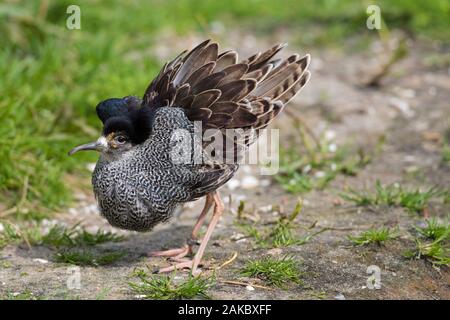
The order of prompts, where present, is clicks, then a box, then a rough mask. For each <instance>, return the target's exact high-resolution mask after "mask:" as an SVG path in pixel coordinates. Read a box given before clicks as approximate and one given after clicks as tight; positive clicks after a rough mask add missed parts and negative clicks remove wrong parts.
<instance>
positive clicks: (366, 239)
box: [347, 228, 398, 246]
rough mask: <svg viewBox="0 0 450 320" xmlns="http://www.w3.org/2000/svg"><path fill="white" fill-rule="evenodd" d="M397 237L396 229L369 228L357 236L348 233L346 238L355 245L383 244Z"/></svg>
mask: <svg viewBox="0 0 450 320" xmlns="http://www.w3.org/2000/svg"><path fill="white" fill-rule="evenodd" d="M397 237H398V230H391V229H389V228H379V229H369V230H366V231H364V232H362V233H360V234H359V235H357V236H351V235H348V236H347V238H348V239H349V240H350V241H351V242H352V244H354V245H357V246H363V245H369V244H377V245H379V246H380V245H383V244H384V243H385V242H387V241H389V240H393V239H395V238H397Z"/></svg>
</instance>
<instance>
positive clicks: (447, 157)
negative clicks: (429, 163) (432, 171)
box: [442, 142, 450, 163]
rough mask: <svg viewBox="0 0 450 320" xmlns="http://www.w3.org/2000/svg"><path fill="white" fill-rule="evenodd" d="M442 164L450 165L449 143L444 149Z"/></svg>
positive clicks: (446, 143)
mask: <svg viewBox="0 0 450 320" xmlns="http://www.w3.org/2000/svg"><path fill="white" fill-rule="evenodd" d="M442 162H444V163H450V146H449V144H448V142H445V144H444V146H443V147H442Z"/></svg>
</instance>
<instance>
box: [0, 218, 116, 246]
mask: <svg viewBox="0 0 450 320" xmlns="http://www.w3.org/2000/svg"><path fill="white" fill-rule="evenodd" d="M2 225H3V227H4V231H3V232H2V233H0V248H2V247H4V246H6V245H7V244H9V243H16V244H19V243H25V244H27V245H30V246H33V245H42V246H48V247H52V248H61V247H85V246H95V245H98V244H102V243H106V242H119V241H123V240H124V237H123V236H120V235H117V234H114V233H112V232H109V231H104V230H100V229H99V230H97V232H96V233H90V232H88V231H86V230H85V229H83V228H80V227H78V225H75V226H73V227H71V228H66V227H63V226H61V225H58V224H56V225H54V226H52V227H51V228H50V229H49V230H48V232H47V233H43V232H42V228H41V227H40V226H39V225H38V226H22V227H19V226H18V225H17V224H12V223H9V222H6V221H3V222H2Z"/></svg>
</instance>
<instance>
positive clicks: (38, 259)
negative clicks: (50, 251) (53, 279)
mask: <svg viewBox="0 0 450 320" xmlns="http://www.w3.org/2000/svg"><path fill="white" fill-rule="evenodd" d="M33 261H35V262H39V263H42V264H47V263H48V260H45V259H40V258H36V259H33Z"/></svg>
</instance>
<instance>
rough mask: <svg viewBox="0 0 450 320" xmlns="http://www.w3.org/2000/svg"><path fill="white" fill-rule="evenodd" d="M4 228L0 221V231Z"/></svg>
mask: <svg viewBox="0 0 450 320" xmlns="http://www.w3.org/2000/svg"><path fill="white" fill-rule="evenodd" d="M4 230H5V227H4V226H3V224H2V223H0V232H3V231H4Z"/></svg>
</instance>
